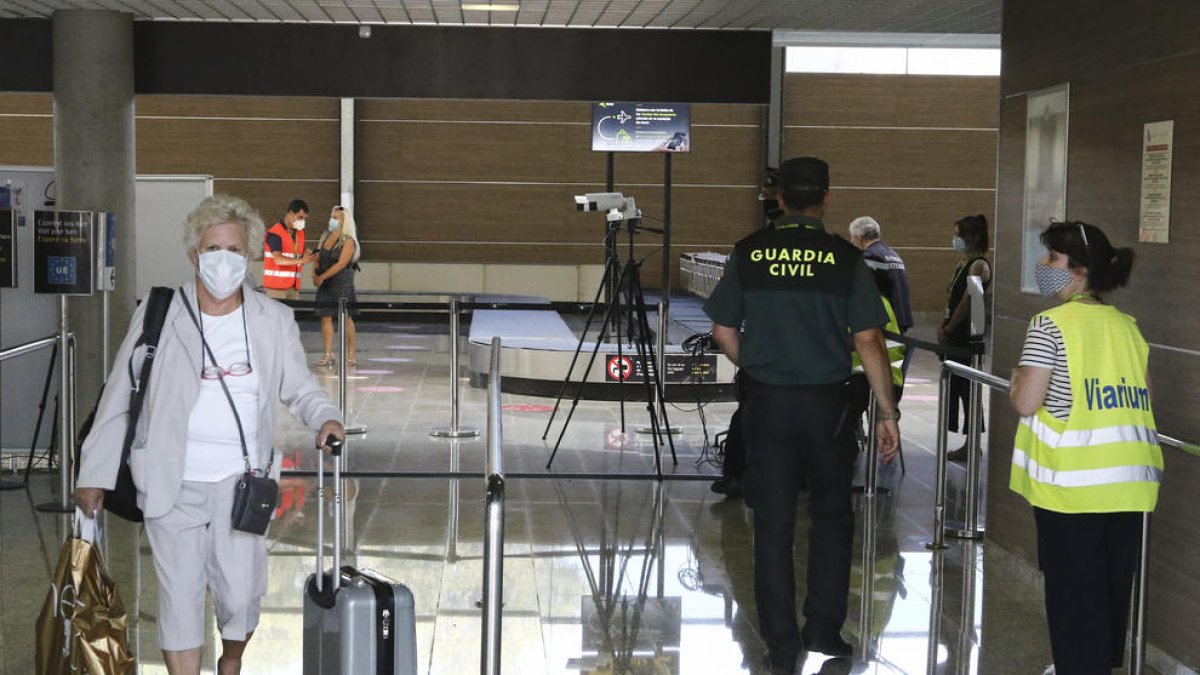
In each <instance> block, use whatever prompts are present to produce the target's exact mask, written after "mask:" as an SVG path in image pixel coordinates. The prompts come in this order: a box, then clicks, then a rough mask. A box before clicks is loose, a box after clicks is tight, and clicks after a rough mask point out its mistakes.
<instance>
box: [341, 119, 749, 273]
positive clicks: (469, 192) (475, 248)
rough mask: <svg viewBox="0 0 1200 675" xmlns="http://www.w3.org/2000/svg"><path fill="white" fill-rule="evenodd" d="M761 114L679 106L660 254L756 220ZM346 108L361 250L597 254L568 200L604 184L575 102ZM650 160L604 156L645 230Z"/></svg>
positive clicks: (649, 268) (648, 240)
mask: <svg viewBox="0 0 1200 675" xmlns="http://www.w3.org/2000/svg"><path fill="white" fill-rule="evenodd" d="M762 112H763V111H762V107H761V106H757V105H746V104H703V105H695V106H693V109H692V125H693V126H692V128H693V131H692V138H693V141H692V152H691V153H689V154H686V155H675V156H673V157H672V159H671V161H672V186H673V187H672V192H671V204H672V249H673V252H672V257H673V258H677V253H678V252H680V251H688V250H711V249H719V250H728V248H729V247H730V246H731V245H732V243H733V242H734V241H736V240H737V239H738V238H740V237H741V236H743V235H745V234H747V233H749V232H750V231H752V230H753V228H754V227H755V225H756V224H757V218H758V216H757V209H758V204H757V201H756V196H757V183H758V179H759V178H758V177H759V175H760V172H761V170H762V159H761V155H762V133H763V132H762V126H761V125H762V118H763V114H762ZM356 113H357V119H358V121H357V125H356V130H355V135H356V137H357V146H358V149H359V152H358V157H357V162H356V167H355V174H356V176H357V179H358V188H357V200H358V210H359V212H360V214H364V215H363V217H362V219H361V221H360V229H362V231H363V247H364V248H363V250H364V255H366V256H368V257H371V258H372V259H376V258H378V259H387V260H401V261H433V262H486V263H518V264H550V263H556V264H563V263H566V264H577V263H597V264H599V263H603V261H604V258H603V248H602V245H601V242H602V240H603V237H604V233H605V222H604V216H603V215H602V214H594V213H579V212H578V211H576V208H575V202H574V199H573V197H574V195H577V194H583V193H585V192H602V191H604V188H605V176H606V168H605V155H604V154H603V153H594V152H592V151H591V126H590V123H591V107H590V104H589V103H586V102H561V101H558V102H551V101H520V102H518V101H415V100H362V101H360V102H359V103H358V105H357V111H356ZM664 162H665V158H664V155H661V154H617V155H616V157H615V161H614V174H615V178H616V183H615V189H616V190H617V191H619V192H623V193H624V194H625V195H626V196H633V197H635V198H636V199H637V202H638V206H640V207H641V208H642V210H643V211H644V212H645V214H646V216H647V219H646V224H647V225H650V226H655V225H657V223H656V222H655V221H654V220H653V219H655V218H661V217H662V208H663V187H662V186H663V176H664ZM366 214H369V220H368V216H367V215H366ZM660 244H661V239H660V237H659V236H658V235H654V234H649V233H646V234H640V235H638V236H637V237H636V250H637V252H638V255H639V256H645V255H647V254H651V253H652V251H653V250H654V249H656V248H657V247H658V246H659V245H660ZM624 250H625V248H624V242H623V244H622V251H624ZM660 261H661V258H660V257H659V256H658V255H657V254H654V255H652V256H651V258H650V259H648V260H647V263H646V265H645V266H644V268H643V279H644V282H645V284H646V285H647V286H648V287H657V286H658V285H659V279H660V277H661V262H660ZM677 268H678V265H676V264H674V261H672V269H673V271H676V272H677Z"/></svg>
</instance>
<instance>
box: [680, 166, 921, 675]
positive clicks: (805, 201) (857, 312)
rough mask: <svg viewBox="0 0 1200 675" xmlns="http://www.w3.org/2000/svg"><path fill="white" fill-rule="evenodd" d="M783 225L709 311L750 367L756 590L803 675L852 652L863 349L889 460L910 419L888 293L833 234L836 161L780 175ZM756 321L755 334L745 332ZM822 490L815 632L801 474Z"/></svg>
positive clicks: (764, 628) (765, 238)
mask: <svg viewBox="0 0 1200 675" xmlns="http://www.w3.org/2000/svg"><path fill="white" fill-rule="evenodd" d="M779 178H780V185H779V191H780V200H781V201H782V206H783V208H784V215H783V216H782V217H781V218H779V219H778V220H777V221H776V223H775V228H774V229H763V230H759V231H758V232H755V233H754V234H752V235H750V236H749V237H746V238H745V239H743V240H741V241H739V242H738V243H737V245H736V246H735V248H734V252H733V255H732V256H730V259H729V261H728V262H727V263H726V266H725V276H724V277H723V278H722V279H721V281H720V283H718V284H717V286H716V288H715V289H714V290H713V293H712V295H711V296H710V297H709V299H708V301H707V302H706V303H705V306H704V309H705V312H706V313H707V314H708V316H709V317H710V318H711V319H712V320H713V337H714V338H715V339H716V342H717V344H718V345H719V346H720V347H721V349H722V351H723V352H724V353H725V355H726V356H727V357H729V358H730V359H731V360H732V361H733V362H734V363H737V364H739V365H740V366H741V368H742V370H743V376H744V377H745V380H746V401H745V402H744V404H743V405H744V411H745V416H746V420H745V427H746V440H747V449H748V455H749V466H748V468H747V471H746V475H745V478H744V487H743V498H744V499H745V501H746V504H747V505H748V506H750V507H751V508H752V509H754V593H755V599H756V601H757V604H758V616H759V624H760V631H761V633H762V635H763V638H764V640H765V641H766V643H767V649H768V659H769V661H770V665H771V668H772V672H776V673H791V672H792V670H793V668H794V667H795V662H796V658H797V656H799V654H800V653H801V652H802V651H804V650H805V649H810V650H812V651H819V652H822V653H825V654H830V655H835V656H848V655H849V654H850V652H851V648H850V645H849V644H848V643H846V642H845V641H844V640H843V639H842V637H841V628H842V624H843V623H844V622H845V619H846V604H847V600H846V599H847V595H848V593H849V585H850V549H851V540H852V538H853V534H854V513H853V511H852V509H851V504H850V481H851V476H852V473H853V467H854V455H855V452H856V450H855V448H856V446H855V444H854V443H853V442H848V440H847V439H848V438H851V436H850V434H852V433H853V430H852V425H851V424H849V421H848V420H847V414H846V407H847V406H846V404H847V388H848V387H847V381H848V379H849V376H850V343H852V344H853V347H854V348H855V349H857V351H858V353H859V354H860V355H861V357H862V361H863V366H864V368H865V370H866V374H867V378H868V380H869V382H870V385H871V389H872V390H873V391H874V392H875V397H876V399H877V400H878V401H879V411H880V414H879V416H878V420H879V421H878V425H877V430H876V432H877V437H878V439H879V446H878V450H879V453H880V454H881V455H882V456H883V458H884V461H890V460H891V459H892V457H893V456H894V455H895V453H896V442H897V439H898V438H899V429H898V427H897V424H896V422H897V420H898V419H899V418H900V415H899V412H898V411H897V410H896V406H895V404H894V402H893V395H892V385H891V373H890V370H889V364H888V360H887V351H886V348H885V347H884V341H883V332H882V331H881V330H880V327H881V326H883V325H884V324H886V323H887V320H888V317H887V314H886V313H885V312H884V308H883V304H882V301H881V300H880V296H879V291H878V290H877V289H876V287H875V282H874V280H873V279H872V277H871V273H870V271H869V270H868V269H867V266H866V264H865V263H864V262H863V260H862V252H861V251H859V250H858V249H857V248H855V247H854V246H852V245H851V244H850V243H849V242H847V241H845V240H843V239H840V238H838V237H835V236H833V235H831V234H828V233H827V232H825V227H824V225H823V224H822V223H821V217H822V216H823V215H824V213H825V208H826V206H827V205H828V203H829V165H827V164H826V163H825V162H823V161H821V160H819V159H816V158H814V157H799V158H795V159H789V160H788V161H786V162H784V163H783V164H782V165H780V167H779ZM743 323H744V333H741V334H739V330H738V328H739V326H742V325H743ZM802 474H803V475H805V476H807V480H808V485H809V498H808V513H809V516H810V518H811V519H812V527H811V528H810V530H809V546H808V551H809V554H808V558H809V560H808V579H807V585H808V591H807V595H806V597H805V600H804V617H805V626H804V630H803V631H801V630H800V629H799V626H798V622H797V618H796V601H795V596H796V589H795V582H794V578H795V577H794V572H793V559H792V558H793V550H792V543H793V528H794V525H795V519H796V490H797V485H798V481H799V479H800V476H801V475H802Z"/></svg>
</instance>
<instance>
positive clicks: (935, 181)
mask: <svg viewBox="0 0 1200 675" xmlns="http://www.w3.org/2000/svg"><path fill="white" fill-rule="evenodd" d="M797 155H813V156H816V157H820V158H821V159H824V160H825V161H827V162H829V167H830V181H831V183H832V184H833V187H834V188H836V187H837V186H839V185H854V186H871V187H874V186H878V187H940V188H987V189H992V188H994V187H995V184H996V133H995V132H993V131H926V130H919V131H914V130H909V129H796V128H788V129H785V130H784V156H786V157H793V156H797Z"/></svg>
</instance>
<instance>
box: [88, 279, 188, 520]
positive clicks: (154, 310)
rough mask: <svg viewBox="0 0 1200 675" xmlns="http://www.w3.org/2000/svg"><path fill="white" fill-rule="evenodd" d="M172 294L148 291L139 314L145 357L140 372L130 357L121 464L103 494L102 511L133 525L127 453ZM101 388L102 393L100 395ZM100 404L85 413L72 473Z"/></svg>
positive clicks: (135, 514)
mask: <svg viewBox="0 0 1200 675" xmlns="http://www.w3.org/2000/svg"><path fill="white" fill-rule="evenodd" d="M174 294H175V291H174V290H172V289H170V288H167V287H166V286H155V287H154V288H151V289H150V297H149V298H147V299H146V313H145V314H143V315H142V334H141V336H140V337H138V341H137V344H135V345H134V349H136V348H138V347H141V346H145V347H146V355H145V357H144V358H143V359H142V369H141V372H140V373H134V372H133V357H130V359H129V382H130V388H129V417H128V420H127V424H126V427H125V442H124V444H123V445H122V446H121V463H120V464H119V465H118V467H117V482H116V484H115V485H113V489H111V490H105V491H104V508H105V509H107V510H108V512H109V513H112V514H113V515H115V516H119V517H121V518H124V519H125V520H128V521H130V522H134V523H140V522H142V510H141V509H139V508H138V505H137V486H136V485H134V484H133V473H132V472H130V470H129V451H130V450H131V449H132V448H133V439H134V436H135V435H136V434H137V424H138V418H140V417H141V415H142V403H143V402H144V400H145V396H146V386H147V384H149V382H150V367H151V366H152V365H154V354H155V351H156V350H157V349H158V338H159V336H160V335H162V327H163V323H164V322H165V321H166V319H167V309H168V308H170V306H171V297H172V296H173V295H174ZM103 391H104V389H103V387H101V394H103ZM99 406H100V402H99V400H97V402H96V406H95V407H93V408H92V412H91V413H89V414H88V417H87V419H86V420H84V422H83V425H82V426H81V427H80V429H79V441H78V444H77V445H76V446H75V471H76V474H78V472H79V451H80V449H81V448H82V446H83V439H85V438H87V435H88V433H89V432H90V431H91V430H92V423H93V422H94V421H95V420H96V410H97V408H99Z"/></svg>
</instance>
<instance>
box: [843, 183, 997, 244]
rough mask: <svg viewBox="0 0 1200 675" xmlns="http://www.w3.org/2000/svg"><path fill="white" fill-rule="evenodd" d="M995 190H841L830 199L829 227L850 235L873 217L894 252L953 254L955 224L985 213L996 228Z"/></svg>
mask: <svg viewBox="0 0 1200 675" xmlns="http://www.w3.org/2000/svg"><path fill="white" fill-rule="evenodd" d="M995 200H996V196H995V192H993V191H992V190H883V189H867V190H838V189H836V188H835V189H834V191H833V192H832V193H831V195H830V199H829V211H828V212H827V213H826V214H825V224H826V226H827V227H828V228H829V230H830V231H831V232H835V233H837V234H846V233H847V232H848V228H849V225H850V221H851V220H854V219H855V218H857V217H859V216H871V217H872V218H874V219H875V220H877V221H878V222H879V226H880V230H881V232H882V234H883V240H884V241H886V242H887V243H888V244H889V245H890V246H892V247H893V248H894V247H897V246H899V247H901V248H904V247H911V246H935V247H939V248H945V249H949V248H950V239H951V238H952V237H953V236H954V221H956V220H958V219H959V218H962V217H963V216H966V215H974V214H977V213H982V214H984V215H985V216H987V219H988V222H989V223H990V222H992V220H993V218H992V211H993V208H994V206H995Z"/></svg>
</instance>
